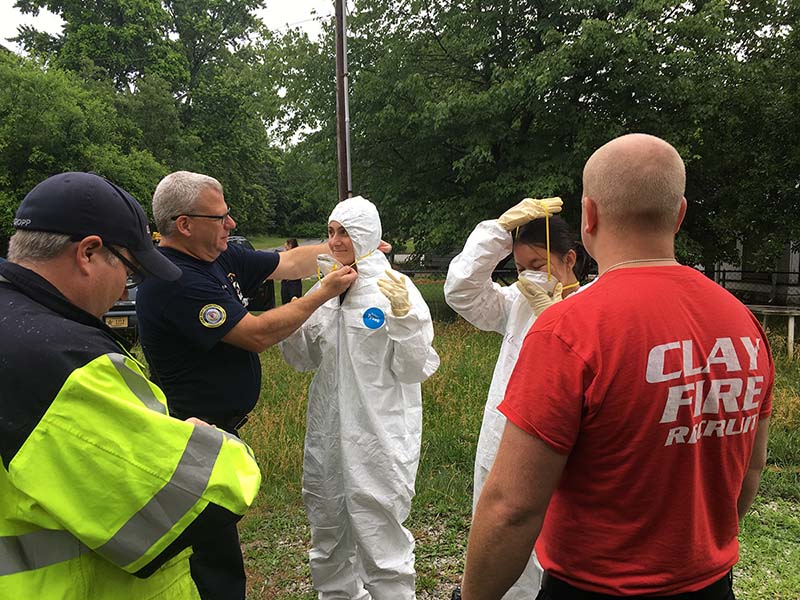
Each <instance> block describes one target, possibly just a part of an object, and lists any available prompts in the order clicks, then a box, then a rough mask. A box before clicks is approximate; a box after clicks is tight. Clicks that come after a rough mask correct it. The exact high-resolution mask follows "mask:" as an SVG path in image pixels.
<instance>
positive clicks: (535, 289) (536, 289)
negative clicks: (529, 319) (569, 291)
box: [517, 277, 562, 317]
mask: <svg viewBox="0 0 800 600" xmlns="http://www.w3.org/2000/svg"><path fill="white" fill-rule="evenodd" d="M517 288H518V289H519V291H520V293H521V294H522V295H523V296H525V299H526V300H527V301H528V304H530V305H531V308H532V309H533V314H534V315H536V316H537V317H538V316H539V315H540V314H542V312H543V311H544V309H545V308H547V307H548V306H550V305H551V304H555V303H556V302H559V301H560V300H561V290H562V286H561V282H560V281H559V282H556V285H555V287H554V288H553V293H552V295H551V294H549V293H548V292H547V290H545V289H544V288H543V287H541V286H540V285H538V284H536V283H534V282H532V281H530V280H528V279H526V278H525V277H520V278H519V279H517Z"/></svg>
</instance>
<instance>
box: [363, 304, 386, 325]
mask: <svg viewBox="0 0 800 600" xmlns="http://www.w3.org/2000/svg"><path fill="white" fill-rule="evenodd" d="M362 319H364V325H366V326H367V327H369V328H370V329H379V328H380V327H381V325H383V324H384V323H385V322H386V315H384V314H383V311H382V310H381V309H380V308H376V307H374V306H373V307H372V308H368V309H367V310H365V311H364V316H363V317H362Z"/></svg>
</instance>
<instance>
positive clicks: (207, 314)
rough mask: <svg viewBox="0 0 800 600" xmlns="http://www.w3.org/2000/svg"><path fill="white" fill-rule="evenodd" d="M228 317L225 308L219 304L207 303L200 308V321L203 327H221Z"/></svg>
mask: <svg viewBox="0 0 800 600" xmlns="http://www.w3.org/2000/svg"><path fill="white" fill-rule="evenodd" d="M226 318H227V315H226V314H225V309H224V308H222V307H221V306H220V305H219V304H206V305H205V306H204V307H203V308H201V309H200V322H201V323H202V324H203V327H208V328H210V329H213V328H215V327H219V326H220V325H222V324H223V323H224V322H225V319H226Z"/></svg>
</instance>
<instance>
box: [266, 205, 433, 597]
mask: <svg viewBox="0 0 800 600" xmlns="http://www.w3.org/2000/svg"><path fill="white" fill-rule="evenodd" d="M380 239H381V222H380V217H379V216H378V211H377V209H376V208H375V205H374V204H372V203H371V202H369V201H368V200H365V199H364V198H361V197H356V198H350V199H348V200H344V201H343V202H340V203H339V204H338V205H337V206H336V208H335V209H334V210H333V212H332V213H331V215H330V218H329V219H328V244H329V246H330V250H331V255H332V259H331V257H330V256H325V255H323V256H321V257H320V259H319V264H320V266H321V270H322V271H323V273H322V274H324V272H326V271H327V270H328V269H329V268H336V267H338V266H340V265H350V266H353V268H355V269H356V270H357V271H358V279H356V281H355V282H354V283H353V284H352V285H351V286H350V288H349V289H348V290H347V292H346V293H345V294H342V296H340V297H338V298H334V299H332V300H329V301H328V302H327V303H325V304H323V305H322V306H321V307H320V308H318V309H317V310H316V312H315V313H314V314H313V315H312V316H311V317H310V318H309V319H308V320H307V321H306V322H305V323H304V324H303V326H302V327H301V328H300V329H299V330H298V331H296V332H295V333H294V334H293V335H291V336H290V337H289V338H287V339H286V340H285V341H283V342H282V343H281V345H280V347H281V352H282V353H283V356H284V358H285V359H286V361H287V362H288V363H289V364H290V365H291V366H292V367H294V368H295V369H297V370H301V371H309V370H316V374H315V375H314V379H313V381H312V382H311V386H310V388H309V393H308V415H307V420H306V441H305V453H304V460H303V502H304V504H305V507H306V513H307V515H308V520H309V522H310V525H311V546H312V547H311V550H310V552H309V559H310V566H311V578H312V581H313V583H314V587H315V588H316V590H317V592H318V594H319V598H320V599H324V600H333V599H358V600H364V599H369V598H373V599H375V600H408V599H413V598H415V584H416V575H415V571H414V538H413V537H412V535H411V533H410V532H409V531H408V530H407V529H406V528H405V527H403V522H404V521H405V519H406V517H408V513H409V510H410V507H411V499H412V498H413V497H414V483H415V479H416V474H417V465H418V464H419V453H420V436H421V432H422V393H421V389H420V383H421V382H422V381H424V380H425V379H427V378H428V377H429V376H430V375H432V374H433V373H434V372H435V371H436V369H437V368H438V366H439V356H438V355H437V354H436V351H435V350H434V349H433V347H432V346H431V342H432V341H433V324H432V322H431V315H430V311H429V310H428V307H427V305H426V304H425V301H424V300H423V299H422V296H421V295H420V293H419V291H418V290H417V289H416V287H414V285H413V283H411V281H409V280H407V279H406V278H405V277H403V276H402V275H401V274H399V273H397V272H396V271H392V270H391V268H390V266H389V262H388V261H387V260H386V257H385V256H384V255H383V254H382V253H381V252H380V251H378V250H377V247H378V243H379V242H380ZM331 265H333V267H331Z"/></svg>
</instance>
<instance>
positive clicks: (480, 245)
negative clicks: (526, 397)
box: [444, 220, 542, 600]
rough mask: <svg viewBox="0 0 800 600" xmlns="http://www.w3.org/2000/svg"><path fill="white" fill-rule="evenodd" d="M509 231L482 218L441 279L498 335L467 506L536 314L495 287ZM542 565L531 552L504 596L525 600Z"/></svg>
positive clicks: (493, 446)
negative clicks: (500, 337) (500, 339)
mask: <svg viewBox="0 0 800 600" xmlns="http://www.w3.org/2000/svg"><path fill="white" fill-rule="evenodd" d="M512 247H513V241H512V237H511V233H510V232H508V231H506V230H505V229H504V228H503V227H501V226H500V225H499V224H498V222H497V220H490V221H483V222H482V223H479V224H478V226H477V227H476V228H475V230H474V231H473V232H472V233H471V234H470V236H469V238H467V242H466V244H464V249H463V250H462V251H461V253H460V254H459V255H458V256H456V257H455V258H454V259H453V260H452V261H451V262H450V267H449V269H448V271H447V279H446V281H445V284H444V297H445V300H446V301H447V304H449V305H450V307H451V308H452V309H453V310H455V311H456V312H457V313H458V314H459V315H461V316H462V317H464V319H466V320H467V321H469V322H470V323H471V324H472V325H474V326H475V327H477V328H478V329H481V330H483V331H496V332H497V333H499V334H501V335H503V343H502V345H501V346H500V355H499V356H498V358H497V364H496V365H495V368H494V374H493V376H492V383H491V385H490V386H489V396H488V398H487V399H486V407H485V408H484V412H483V423H482V424H481V432H480V436H479V437H478V448H477V452H476V456H475V475H474V487H473V496H472V510H473V513H474V512H475V506H476V505H477V503H478V498H479V497H480V494H481V490H482V489H483V484H484V483H485V482H486V478H487V476H488V475H489V470H490V469H491V468H492V464H493V463H494V459H495V456H496V455H497V448H498V446H499V445H500V438H501V437H502V436H503V429H505V425H506V418H505V416H503V414H502V413H501V412H500V411H499V410H497V406H498V405H499V404H500V402H501V401H502V400H503V396H504V395H505V393H506V386H507V385H508V379H509V378H510V377H511V372H512V371H513V370H514V365H515V364H516V363H517V358H518V357H519V351H520V349H521V347H522V341H523V340H524V339H525V334H526V333H527V332H528V329H530V327H531V325H532V324H533V321H534V319H535V318H536V317H535V316H534V314H533V310H532V309H531V306H530V304H529V303H528V300H527V299H526V298H525V297H524V296H523V295H522V294H521V293H520V291H519V289H518V288H517V286H516V285H510V286H505V287H504V286H500V285H498V284H497V283H494V282H493V281H492V272H493V271H494V269H495V268H496V267H497V265H498V263H499V262H500V261H501V260H503V259H504V258H505V257H507V256H508V255H509V254H511V251H512ZM541 576H542V568H541V566H539V562H538V561H537V560H536V556H535V555H534V554H532V555H531V559H530V560H529V561H528V564H527V566H526V567H525V571H524V572H523V573H522V575H520V578H519V579H518V580H517V582H516V583H515V584H514V585H513V586H512V587H511V589H509V590H508V592H506V594H505V595H504V596H503V598H504V600H522V599H523V598H524V599H525V600H530V599H532V598H534V597H535V596H536V593H537V592H538V590H539V587H540V582H541Z"/></svg>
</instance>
